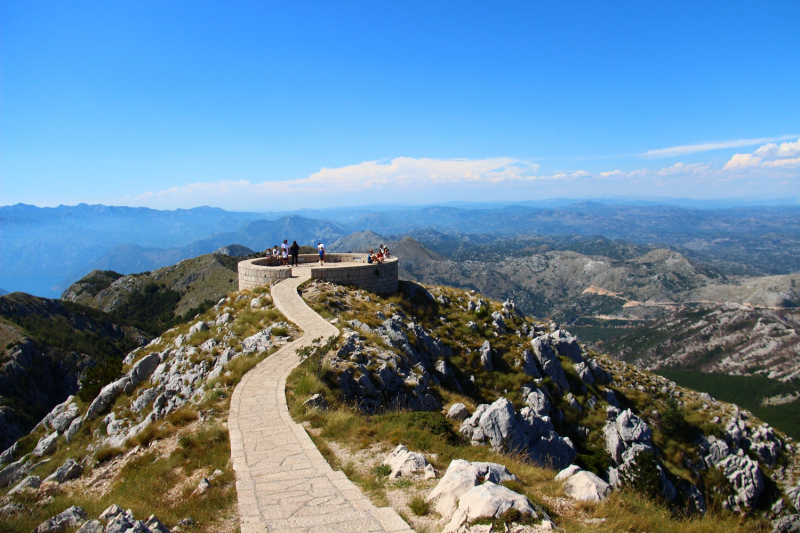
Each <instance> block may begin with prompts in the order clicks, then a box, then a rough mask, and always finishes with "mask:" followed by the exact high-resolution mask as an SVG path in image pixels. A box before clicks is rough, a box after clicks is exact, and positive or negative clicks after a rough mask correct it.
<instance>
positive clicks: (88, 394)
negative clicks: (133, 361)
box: [78, 356, 122, 403]
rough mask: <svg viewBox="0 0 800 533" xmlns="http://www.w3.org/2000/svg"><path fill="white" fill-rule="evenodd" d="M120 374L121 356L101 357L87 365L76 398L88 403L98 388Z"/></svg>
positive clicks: (95, 394)
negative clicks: (87, 367) (92, 363)
mask: <svg viewBox="0 0 800 533" xmlns="http://www.w3.org/2000/svg"><path fill="white" fill-rule="evenodd" d="M121 374H122V358H120V357H114V356H109V357H103V358H102V359H99V360H98V361H97V362H96V364H94V365H92V366H90V367H89V369H88V370H87V371H86V375H85V376H84V378H83V381H82V382H81V390H80V391H78V398H80V399H81V400H82V401H84V402H86V403H89V402H91V401H92V400H94V399H95V398H96V397H97V395H98V394H99V393H100V389H102V388H103V387H105V386H106V385H108V384H109V383H111V382H112V381H114V380H115V379H117V377H119V376H120V375H121Z"/></svg>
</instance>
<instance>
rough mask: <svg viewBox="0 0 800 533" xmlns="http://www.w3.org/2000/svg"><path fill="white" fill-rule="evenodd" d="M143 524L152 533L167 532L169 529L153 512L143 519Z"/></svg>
mask: <svg viewBox="0 0 800 533" xmlns="http://www.w3.org/2000/svg"><path fill="white" fill-rule="evenodd" d="M144 525H146V526H147V527H148V529H150V531H151V532H152V533H169V529H167V527H166V526H165V525H164V524H162V523H161V521H160V520H159V519H158V518H156V515H154V514H151V515H150V516H149V517H148V519H147V520H145V522H144Z"/></svg>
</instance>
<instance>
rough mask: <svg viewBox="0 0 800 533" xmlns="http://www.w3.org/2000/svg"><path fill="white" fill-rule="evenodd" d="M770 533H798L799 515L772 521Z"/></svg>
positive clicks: (799, 528)
mask: <svg viewBox="0 0 800 533" xmlns="http://www.w3.org/2000/svg"><path fill="white" fill-rule="evenodd" d="M772 533H800V514H790V515H786V516H782V517H780V518H778V519H777V520H774V521H773V522H772Z"/></svg>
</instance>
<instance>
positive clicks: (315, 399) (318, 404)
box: [303, 394, 328, 409]
mask: <svg viewBox="0 0 800 533" xmlns="http://www.w3.org/2000/svg"><path fill="white" fill-rule="evenodd" d="M303 405H305V406H306V407H308V408H311V409H325V408H326V407H328V402H327V401H325V398H323V397H322V395H321V394H313V395H311V398H309V399H308V400H306V401H304V402H303Z"/></svg>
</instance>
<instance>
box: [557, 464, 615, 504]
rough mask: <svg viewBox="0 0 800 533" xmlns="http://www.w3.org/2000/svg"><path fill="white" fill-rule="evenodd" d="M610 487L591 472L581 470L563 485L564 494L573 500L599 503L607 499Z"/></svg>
mask: <svg viewBox="0 0 800 533" xmlns="http://www.w3.org/2000/svg"><path fill="white" fill-rule="evenodd" d="M610 493H611V486H610V485H609V484H608V483H606V482H605V481H603V480H602V479H600V478H599V477H598V476H596V475H595V474H592V473H591V472H586V471H585V470H581V471H580V472H576V473H575V474H573V475H571V476H569V478H567V480H566V482H565V483H564V494H566V495H567V496H569V497H570V498H572V499H573V500H579V501H585V502H599V501H602V500H605V499H606V498H608V495H609V494H610Z"/></svg>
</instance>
